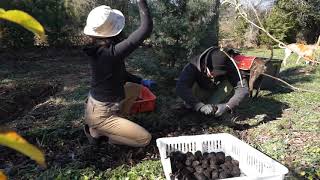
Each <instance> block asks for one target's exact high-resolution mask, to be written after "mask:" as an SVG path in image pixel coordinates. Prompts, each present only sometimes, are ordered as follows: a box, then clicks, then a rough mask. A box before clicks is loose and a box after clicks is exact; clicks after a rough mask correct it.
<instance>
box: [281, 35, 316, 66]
mask: <svg viewBox="0 0 320 180" xmlns="http://www.w3.org/2000/svg"><path fill="white" fill-rule="evenodd" d="M319 43H320V36H319V38H318V41H317V43H316V44H313V45H305V44H298V43H293V44H289V45H287V46H282V45H280V44H279V47H280V48H283V49H285V51H284V52H285V57H284V59H283V64H284V65H286V64H287V59H288V58H289V56H290V55H291V53H292V52H295V53H296V54H298V56H299V57H298V59H297V61H296V64H298V63H299V60H300V59H301V58H304V59H306V60H307V61H309V62H314V61H315V59H314V57H313V54H314V52H315V51H316V50H317V49H318V48H319Z"/></svg>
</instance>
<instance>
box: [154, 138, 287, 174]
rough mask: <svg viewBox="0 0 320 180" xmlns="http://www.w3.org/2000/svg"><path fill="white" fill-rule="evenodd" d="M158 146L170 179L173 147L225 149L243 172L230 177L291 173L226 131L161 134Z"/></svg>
mask: <svg viewBox="0 0 320 180" xmlns="http://www.w3.org/2000/svg"><path fill="white" fill-rule="evenodd" d="M157 146H158V149H159V152H160V158H161V163H162V167H163V170H164V174H165V176H166V179H167V180H170V174H171V173H172V172H171V163H170V158H169V157H168V156H169V154H170V153H171V152H174V151H181V152H183V153H186V152H188V151H189V152H192V153H195V152H196V151H198V150H199V151H201V152H202V153H203V152H209V153H210V152H220V151H223V152H224V153H225V154H226V156H227V155H229V156H231V157H232V158H233V159H235V160H238V161H239V167H240V170H241V172H242V175H241V177H235V178H229V179H230V180H244V179H246V180H247V179H250V180H253V179H259V180H280V179H284V176H285V174H287V173H288V169H287V168H286V167H285V166H283V165H281V164H280V163H278V162H277V161H275V160H273V159H271V158H270V157H268V156H267V155H265V154H263V153H261V152H260V151H258V150H256V149H255V148H253V147H251V146H250V145H248V144H247V143H245V142H243V141H241V140H240V139H238V138H236V137H234V136H232V135H230V134H226V133H221V134H208V135H195V136H179V137H168V138H159V139H157ZM229 179H228V180H229Z"/></svg>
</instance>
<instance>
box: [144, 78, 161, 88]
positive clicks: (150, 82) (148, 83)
mask: <svg viewBox="0 0 320 180" xmlns="http://www.w3.org/2000/svg"><path fill="white" fill-rule="evenodd" d="M141 84H142V85H143V86H145V87H147V88H153V87H155V86H156V85H157V83H156V82H155V81H154V80H150V79H142V80H141Z"/></svg>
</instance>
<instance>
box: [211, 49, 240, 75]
mask: <svg viewBox="0 0 320 180" xmlns="http://www.w3.org/2000/svg"><path fill="white" fill-rule="evenodd" d="M225 51H226V52H227V53H228V54H229V55H230V56H233V55H236V54H239V52H237V51H236V50H234V49H226V50H225ZM229 61H231V60H230V59H229V57H228V56H227V55H226V54H225V53H224V52H222V51H220V50H214V51H211V52H210V53H208V54H207V56H206V66H207V67H208V69H209V70H210V72H211V73H212V74H213V75H215V76H221V75H225V74H226V73H227V70H226V69H227V66H229V65H230V62H229Z"/></svg>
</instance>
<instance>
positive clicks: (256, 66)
mask: <svg viewBox="0 0 320 180" xmlns="http://www.w3.org/2000/svg"><path fill="white" fill-rule="evenodd" d="M266 63H267V61H264V60H262V59H258V58H257V59H255V60H254V61H253V64H252V66H251V69H250V78H249V95H250V97H257V96H258V94H259V91H260V88H261V84H262V74H263V73H265V72H266V70H267V67H266ZM256 82H257V84H258V87H257V89H256V94H255V95H254V96H253V89H254V85H255V83H256Z"/></svg>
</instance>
